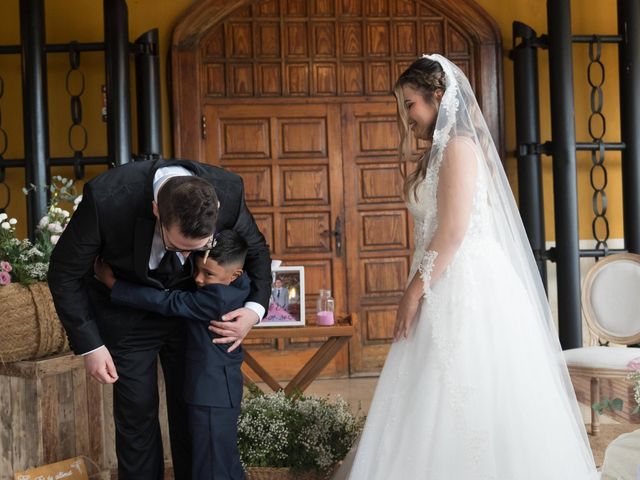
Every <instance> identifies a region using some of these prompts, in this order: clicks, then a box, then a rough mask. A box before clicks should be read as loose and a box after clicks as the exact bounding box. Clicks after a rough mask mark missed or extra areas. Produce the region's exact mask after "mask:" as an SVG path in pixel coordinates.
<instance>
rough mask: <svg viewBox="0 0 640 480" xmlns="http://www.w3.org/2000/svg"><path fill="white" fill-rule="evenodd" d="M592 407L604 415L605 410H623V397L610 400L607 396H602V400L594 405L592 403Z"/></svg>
mask: <svg viewBox="0 0 640 480" xmlns="http://www.w3.org/2000/svg"><path fill="white" fill-rule="evenodd" d="M591 408H593V409H594V410H595V411H596V412H598V415H602V413H603V412H604V411H605V410H608V411H610V412H621V411H622V399H620V398H614V399H613V400H610V399H609V398H607V397H602V398H601V399H600V402H599V403H594V404H593V405H591Z"/></svg>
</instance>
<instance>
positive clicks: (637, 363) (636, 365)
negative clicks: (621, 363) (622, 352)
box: [628, 357, 640, 413]
mask: <svg viewBox="0 0 640 480" xmlns="http://www.w3.org/2000/svg"><path fill="white" fill-rule="evenodd" d="M628 367H629V368H630V369H631V372H630V373H629V380H631V381H632V382H633V398H634V400H635V401H636V406H635V408H634V409H633V412H632V413H640V357H638V358H634V359H633V360H631V361H630V362H629V365H628Z"/></svg>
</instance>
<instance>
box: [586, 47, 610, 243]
mask: <svg viewBox="0 0 640 480" xmlns="http://www.w3.org/2000/svg"><path fill="white" fill-rule="evenodd" d="M601 54H602V42H601V41H600V38H599V37H598V36H597V35H594V37H593V40H591V42H589V66H588V67H587V80H588V81H589V85H590V86H591V114H590V115H589V135H590V136H591V140H592V142H593V143H595V144H597V145H598V147H599V148H598V149H597V150H592V151H591V170H590V171H589V179H590V182H591V188H592V189H593V196H592V201H591V202H592V208H593V215H594V217H593V221H592V222H591V232H592V233H593V238H594V240H595V241H596V249H600V248H602V249H603V250H604V253H605V255H607V254H608V253H609V245H608V243H607V242H608V240H609V220H608V219H607V193H606V191H605V189H606V188H607V181H608V178H607V168H606V166H605V164H604V160H605V149H604V135H605V133H606V131H607V121H606V118H605V116H604V115H603V113H602V106H603V105H604V95H603V93H602V86H603V85H604V79H605V69H604V65H603V63H602V61H601ZM600 231H601V232H602V235H600V234H599V232H600Z"/></svg>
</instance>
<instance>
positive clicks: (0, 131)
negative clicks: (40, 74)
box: [0, 76, 11, 212]
mask: <svg viewBox="0 0 640 480" xmlns="http://www.w3.org/2000/svg"><path fill="white" fill-rule="evenodd" d="M3 96H4V78H3V77H2V76H0V102H2V97H3ZM8 148H9V136H8V135H7V131H6V130H5V129H4V127H3V126H2V103H0V185H1V186H2V188H3V190H4V191H5V192H6V195H5V196H6V199H5V201H4V203H0V212H4V211H5V210H6V208H7V207H8V206H9V202H10V201H11V190H10V189H9V185H7V183H6V182H5V176H6V171H5V169H4V168H3V167H2V165H1V164H2V160H4V155H5V153H7V149H8Z"/></svg>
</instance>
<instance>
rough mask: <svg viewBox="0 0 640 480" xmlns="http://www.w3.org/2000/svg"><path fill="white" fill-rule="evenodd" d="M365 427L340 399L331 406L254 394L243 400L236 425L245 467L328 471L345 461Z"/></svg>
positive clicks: (322, 401) (309, 399) (311, 399)
mask: <svg viewBox="0 0 640 480" xmlns="http://www.w3.org/2000/svg"><path fill="white" fill-rule="evenodd" d="M363 423H364V417H362V416H356V415H354V414H353V413H352V412H351V409H350V407H349V405H348V404H347V402H346V401H344V400H343V399H342V398H341V397H337V398H336V399H335V400H334V401H329V399H328V398H322V397H313V396H302V395H300V396H292V397H288V396H286V395H285V394H284V392H278V393H274V394H269V395H265V394H262V392H257V391H255V390H254V391H253V392H252V394H250V395H249V396H248V397H246V398H245V399H243V401H242V406H241V413H240V418H239V420H238V445H239V448H240V456H241V459H242V463H243V465H244V466H245V468H246V467H291V468H294V469H298V470H317V471H321V472H325V471H328V470H330V469H331V468H332V467H333V466H334V465H335V464H336V463H337V462H339V461H340V460H342V459H343V458H344V457H345V455H346V454H347V452H348V451H349V449H350V448H351V446H352V444H353V442H354V440H355V439H356V437H357V436H358V434H359V433H360V430H361V429H362V425H363Z"/></svg>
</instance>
